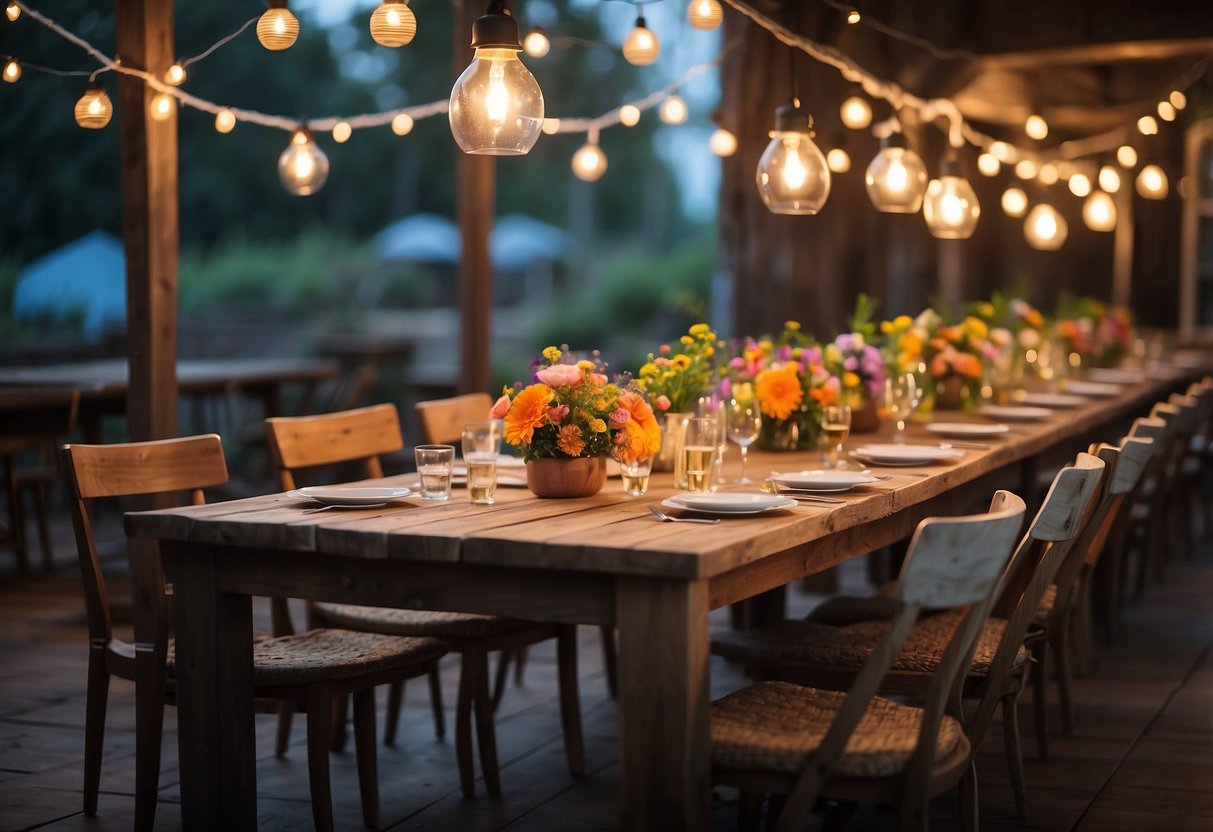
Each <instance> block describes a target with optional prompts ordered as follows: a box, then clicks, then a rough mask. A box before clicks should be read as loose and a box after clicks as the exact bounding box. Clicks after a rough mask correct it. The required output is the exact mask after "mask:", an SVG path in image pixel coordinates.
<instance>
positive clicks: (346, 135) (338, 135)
mask: <svg viewBox="0 0 1213 832" xmlns="http://www.w3.org/2000/svg"><path fill="white" fill-rule="evenodd" d="M352 135H354V128H352V127H350V123H349V122H348V121H339V122H337V123H336V124H334V125H333V141H335V142H337V144H345V143H346V142H348V141H349V140H350V136H352Z"/></svg>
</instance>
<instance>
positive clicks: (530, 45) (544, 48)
mask: <svg viewBox="0 0 1213 832" xmlns="http://www.w3.org/2000/svg"><path fill="white" fill-rule="evenodd" d="M522 49H523V51H524V52H526V53H527V54H528V55H530V56H531V57H532V58H542V57H544V56H545V55H547V54H548V53H549V52H551V51H552V41H551V40H550V39H549V38H548V33H547V32H545V31H544V30H543V29H541V28H540V27H538V26H536V27H535V28H534V29H532V30H531V31H529V32H527V33H526V37H525V38H523V39H522Z"/></svg>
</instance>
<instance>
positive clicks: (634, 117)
mask: <svg viewBox="0 0 1213 832" xmlns="http://www.w3.org/2000/svg"><path fill="white" fill-rule="evenodd" d="M619 123H620V124H622V125H623V126H624V127H635V126H636V125H637V124H639V123H640V108H639V107H637V106H636V105H635V104H624V105H623V106H622V107H620V108H619Z"/></svg>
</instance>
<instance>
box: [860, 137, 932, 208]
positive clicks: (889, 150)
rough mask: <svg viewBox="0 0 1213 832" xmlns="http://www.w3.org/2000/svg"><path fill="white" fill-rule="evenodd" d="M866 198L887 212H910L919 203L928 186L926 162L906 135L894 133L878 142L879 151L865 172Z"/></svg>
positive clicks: (920, 204) (918, 205)
mask: <svg viewBox="0 0 1213 832" xmlns="http://www.w3.org/2000/svg"><path fill="white" fill-rule="evenodd" d="M864 183H865V184H866V185H867V188H868V198H869V199H870V200H872V205H874V206H875V207H876V210H877V211H883V212H884V213H886V214H913V213H915V212H916V211H918V209H919V208H921V207H922V198H923V195H924V194H925V193H926V190H927V166H926V165H924V164H923V162H922V159H921V158H919V156H918V154H917V153H915V152H914V151H913V150H910V149H909V148H908V147H906V138H905V136H903V135H902V134H901V133H893V134H891V135H889V136H887V137H886V138H884V139H882V140H881V142H880V151H879V152H878V153H877V154H876V156H875V157H874V158H873V159H872V161H871V162H870V163H869V164H868V169H867V171H866V172H865V173H864Z"/></svg>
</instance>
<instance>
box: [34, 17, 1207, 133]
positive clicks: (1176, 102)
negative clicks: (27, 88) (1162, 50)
mask: <svg viewBox="0 0 1213 832" xmlns="http://www.w3.org/2000/svg"><path fill="white" fill-rule="evenodd" d="M11 19H12V18H10V20H11ZM1167 100H1168V101H1170V102H1171V106H1172V107H1174V108H1175V109H1177V110H1182V109H1183V108H1184V107H1187V106H1188V96H1186V95H1184V94H1183V93H1182V92H1180V91H1179V90H1171V94H1170V95H1168V96H1167Z"/></svg>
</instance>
